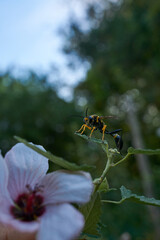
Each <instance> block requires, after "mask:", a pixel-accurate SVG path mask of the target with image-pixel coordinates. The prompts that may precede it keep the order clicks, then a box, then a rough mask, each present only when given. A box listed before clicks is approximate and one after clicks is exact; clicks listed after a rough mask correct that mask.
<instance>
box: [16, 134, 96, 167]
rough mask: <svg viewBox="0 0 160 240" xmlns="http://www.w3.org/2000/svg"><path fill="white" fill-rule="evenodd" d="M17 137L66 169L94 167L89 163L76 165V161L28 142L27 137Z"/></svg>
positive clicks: (19, 140)
mask: <svg viewBox="0 0 160 240" xmlns="http://www.w3.org/2000/svg"><path fill="white" fill-rule="evenodd" d="M15 139H16V140H17V141H18V142H21V143H24V144H25V145H26V146H27V147H29V148H31V149H33V150H34V151H36V152H37V153H39V154H41V155H43V156H44V157H46V158H48V159H49V160H50V161H52V162H53V163H55V164H57V165H59V166H61V167H63V168H65V169H68V170H71V171H77V170H78V171H79V170H83V171H88V170H90V169H92V168H93V167H91V166H88V165H81V166H78V165H76V164H75V163H70V162H68V161H66V160H64V159H63V158H60V157H57V156H55V155H53V154H52V153H50V152H47V151H44V150H42V149H40V148H39V147H38V146H36V145H34V144H33V143H29V142H27V141H26V140H25V139H23V138H20V137H17V136H15Z"/></svg>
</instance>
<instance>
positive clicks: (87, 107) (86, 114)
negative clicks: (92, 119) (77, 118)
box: [86, 107, 88, 117]
mask: <svg viewBox="0 0 160 240" xmlns="http://www.w3.org/2000/svg"><path fill="white" fill-rule="evenodd" d="M87 113H88V107H87V108H86V117H87V116H88V115H87Z"/></svg>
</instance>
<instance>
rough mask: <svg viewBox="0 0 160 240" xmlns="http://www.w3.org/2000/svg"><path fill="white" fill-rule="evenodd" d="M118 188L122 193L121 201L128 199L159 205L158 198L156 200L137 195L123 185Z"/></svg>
mask: <svg viewBox="0 0 160 240" xmlns="http://www.w3.org/2000/svg"><path fill="white" fill-rule="evenodd" d="M120 190H121V195H122V200H123V201H125V200H130V201H134V202H138V203H141V204H147V205H152V206H159V207H160V200H157V199H155V198H148V197H144V196H138V195H137V194H134V193H132V192H131V190H129V189H127V188H125V187H124V186H121V188H120Z"/></svg>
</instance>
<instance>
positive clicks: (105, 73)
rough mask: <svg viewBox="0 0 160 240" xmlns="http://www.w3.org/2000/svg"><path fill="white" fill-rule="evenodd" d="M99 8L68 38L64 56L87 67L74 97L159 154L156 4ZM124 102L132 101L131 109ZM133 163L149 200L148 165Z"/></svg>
mask: <svg viewBox="0 0 160 240" xmlns="http://www.w3.org/2000/svg"><path fill="white" fill-rule="evenodd" d="M102 4H103V7H99V8H97V5H98V4H95V5H90V6H89V7H88V10H87V20H88V26H90V27H89V28H88V29H87V30H84V29H83V26H81V24H80V23H78V22H76V21H73V22H72V23H71V26H70V31H69V33H68V35H67V38H68V40H69V41H67V44H66V46H65V49H64V50H65V52H66V53H69V54H71V55H72V56H73V55H74V56H76V57H78V60H80V61H88V62H89V63H90V69H89V71H88V73H87V77H86V79H85V81H83V82H81V83H80V84H79V85H78V87H77V88H76V90H75V97H76V99H77V100H79V99H80V98H82V97H83V98H85V99H86V100H87V102H88V105H91V106H92V108H93V109H94V111H96V112H101V114H102V113H103V115H104V112H105V113H106V112H107V111H108V112H109V113H110V114H115V115H118V116H119V117H120V118H121V119H123V122H121V125H123V129H125V130H128V125H129V127H130V129H131V133H132V142H133V145H134V146H135V147H142V145H143V142H145V145H146V146H147V147H150V148H159V142H160V141H159V137H160V136H159V135H160V134H159V131H160V112H159V107H160V98H159V89H160V81H159V77H160V69H159V62H160V45H159V41H160V32H159V22H160V15H159V11H160V2H157V1H156V0H153V1H152V2H151V1H149V0H147V1H146V0H142V1H138V0H134V1H133V0H124V1H116V2H114V1H104V2H103V3H102ZM128 99H131V100H132V104H131V105H130V102H129V101H128ZM132 105H134V111H132V110H133V108H132ZM133 117H135V118H134V119H135V121H133ZM124 119H125V120H126V121H124ZM138 119H140V121H139V120H138ZM114 126H115V122H113V125H112V127H114ZM118 128H119V127H118ZM136 129H137V131H135V130H136ZM136 133H137V134H136ZM124 138H125V142H126V141H127V138H128V139H129V136H128V135H127V134H125V136H124ZM143 138H144V140H143ZM156 159H157V162H156ZM139 160H140V161H139ZM137 163H138V167H139V169H140V174H141V176H142V184H143V189H144V192H145V193H146V194H147V195H151V194H153V187H152V179H153V177H152V176H151V175H150V166H149V165H150V164H149V162H148V159H142V158H141V159H138V158H137ZM141 163H144V165H143V164H141ZM156 163H157V164H158V157H157V158H155V157H154V165H153V164H152V165H153V169H154V168H156V167H157V164H156ZM142 166H143V167H142ZM144 166H145V169H146V170H144ZM146 177H147V178H149V181H147V183H146V182H145V181H146ZM112 180H113V179H112ZM133 184H134V183H133ZM159 194H160V193H159ZM151 211H152V210H151ZM126 214H127V213H126ZM151 215H152V217H153V222H154V226H155V229H156V237H155V236H154V237H153V239H159V238H160V232H159V227H157V226H158V225H159V222H157V219H154V216H155V214H154V213H153V212H151ZM111 239H112V238H111Z"/></svg>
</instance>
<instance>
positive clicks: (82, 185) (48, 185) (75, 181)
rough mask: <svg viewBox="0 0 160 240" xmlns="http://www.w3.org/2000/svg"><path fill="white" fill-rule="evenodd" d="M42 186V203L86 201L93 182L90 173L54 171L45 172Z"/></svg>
mask: <svg viewBox="0 0 160 240" xmlns="http://www.w3.org/2000/svg"><path fill="white" fill-rule="evenodd" d="M41 184H42V185H43V186H44V203H45V204H50V203H51V204H52V203H64V202H72V203H73V202H74V203H86V202H88V201H89V199H90V196H91V193H92V189H93V184H92V180H91V177H90V174H87V173H83V172H74V173H73V172H69V171H56V172H52V173H49V174H47V175H46V176H45V177H44V178H43V180H42V182H41Z"/></svg>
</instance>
